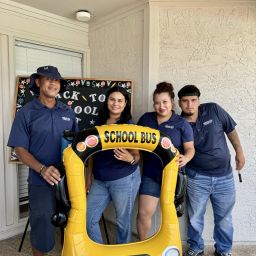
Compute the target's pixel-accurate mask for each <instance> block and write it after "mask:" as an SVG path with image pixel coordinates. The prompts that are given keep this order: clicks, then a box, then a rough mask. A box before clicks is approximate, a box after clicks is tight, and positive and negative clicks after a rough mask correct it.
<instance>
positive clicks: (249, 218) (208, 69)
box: [158, 1, 256, 242]
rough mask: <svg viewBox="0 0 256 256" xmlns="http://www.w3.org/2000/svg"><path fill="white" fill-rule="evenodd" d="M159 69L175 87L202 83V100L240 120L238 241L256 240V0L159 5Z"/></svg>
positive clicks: (208, 228) (208, 223) (208, 226)
mask: <svg viewBox="0 0 256 256" xmlns="http://www.w3.org/2000/svg"><path fill="white" fill-rule="evenodd" d="M241 2H242V1H241ZM158 72H159V73H158V79H159V81H162V80H167V81H170V82H172V83H173V85H174V86H175V91H176V92H177V91H178V90H179V89H180V88H181V87H182V86H183V85H185V84H195V85H197V86H198V87H199V88H200V90H201V93H202V96H201V101H202V102H210V101H214V102H217V103H219V104H220V105H221V106H223V107H224V108H225V109H226V110H227V111H228V112H229V113H230V114H231V115H232V117H233V118H234V119H235V121H236V122H237V124H238V126H237V130H238V132H239V135H240V139H241V142H242V145H243V148H244V151H245V155H246V165H245V168H244V170H243V173H242V175H243V183H238V178H237V174H236V172H234V175H235V180H236V188H237V203H236V206H235V209H234V214H233V219H234V227H235V235H234V240H235V241H239V242H250V241H251V242H252V241H253V242H255V241H256V217H255V216H256V196H255V195H256V186H255V184H256V171H255V164H256V157H255V148H256V130H255V125H256V119H255V110H256V94H255V90H256V2H255V5H254V6H253V5H252V4H251V3H250V5H248V6H246V5H245V6H237V7H236V6H234V5H233V4H232V3H231V4H230V5H229V6H224V7H214V6H210V7H207V6H204V7H190V8H188V7H184V6H182V7H168V8H166V7H165V8H160V9H159V69H158ZM177 109H178V108H177ZM230 148H231V151H232V165H233V166H235V160H234V151H233V150H232V147H230ZM211 215H212V214H211V209H210V207H208V209H207V214H206V219H205V232H204V237H205V239H206V240H207V241H209V240H211V239H212V230H213V221H212V216H211ZM184 221H185V219H183V220H182V221H181V225H182V229H183V232H182V233H183V238H185V234H184Z"/></svg>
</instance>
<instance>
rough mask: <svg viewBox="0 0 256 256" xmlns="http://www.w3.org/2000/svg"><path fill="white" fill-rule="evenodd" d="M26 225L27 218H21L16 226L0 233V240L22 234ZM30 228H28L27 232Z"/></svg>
mask: <svg viewBox="0 0 256 256" xmlns="http://www.w3.org/2000/svg"><path fill="white" fill-rule="evenodd" d="M26 223H27V218H23V219H22V221H20V222H19V223H18V224H17V225H15V226H12V227H11V228H8V229H4V230H1V231H0V240H3V239H7V238H10V237H13V236H16V235H19V234H22V233H23V232H24V229H25V225H26ZM29 230H30V227H28V231H29Z"/></svg>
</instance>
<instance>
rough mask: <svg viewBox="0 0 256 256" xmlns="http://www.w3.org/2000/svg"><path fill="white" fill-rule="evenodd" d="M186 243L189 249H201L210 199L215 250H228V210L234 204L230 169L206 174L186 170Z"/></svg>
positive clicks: (231, 235) (229, 241)
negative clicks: (225, 173)
mask: <svg viewBox="0 0 256 256" xmlns="http://www.w3.org/2000/svg"><path fill="white" fill-rule="evenodd" d="M187 176H188V183H187V209H188V217H189V223H188V244H189V246H190V248H191V249H192V250H195V251H203V250H204V240H203V238H202V232H203V228H204V215H205V211H206V206H207V202H208V199H210V201H211V204H212V209H213V216H214V231H213V239H214V241H215V245H214V246H215V249H216V251H218V252H231V249H232V242H233V224H232V216H231V211H232V209H233V206H234V204H235V197H236V196H235V193H236V192H235V185H234V179H233V173H230V174H228V175H227V176H223V177H210V176H204V175H200V174H198V173H196V172H194V171H191V170H187Z"/></svg>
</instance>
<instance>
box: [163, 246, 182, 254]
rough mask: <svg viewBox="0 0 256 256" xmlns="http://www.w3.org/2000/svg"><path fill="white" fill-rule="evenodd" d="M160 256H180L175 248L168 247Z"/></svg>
mask: <svg viewBox="0 0 256 256" xmlns="http://www.w3.org/2000/svg"><path fill="white" fill-rule="evenodd" d="M162 256H180V252H179V250H178V248H177V247H172V246H169V247H167V248H166V249H165V251H164V252H163V254H162Z"/></svg>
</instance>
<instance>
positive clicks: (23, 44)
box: [15, 40, 82, 58]
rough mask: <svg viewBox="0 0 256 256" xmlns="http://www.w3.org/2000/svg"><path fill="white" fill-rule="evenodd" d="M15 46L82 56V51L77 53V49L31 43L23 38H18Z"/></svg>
mask: <svg viewBox="0 0 256 256" xmlns="http://www.w3.org/2000/svg"><path fill="white" fill-rule="evenodd" d="M15 46H18V47H23V48H29V49H35V50H40V51H46V52H54V53H59V54H62V55H67V56H72V57H78V58H82V53H77V52H75V51H70V50H68V51H66V50H63V49H59V48H56V47H49V46H45V45H40V44H31V43H28V42H25V41H21V40H16V41H15Z"/></svg>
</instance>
